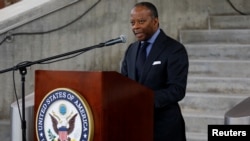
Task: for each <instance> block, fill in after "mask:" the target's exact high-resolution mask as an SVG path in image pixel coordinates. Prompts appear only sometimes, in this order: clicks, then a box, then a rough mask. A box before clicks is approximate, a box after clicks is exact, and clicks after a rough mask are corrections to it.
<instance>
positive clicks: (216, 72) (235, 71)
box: [189, 60, 250, 78]
mask: <svg viewBox="0 0 250 141" xmlns="http://www.w3.org/2000/svg"><path fill="white" fill-rule="evenodd" d="M189 64H190V65H189V76H196V77H243V78H245V77H249V78H250V61H243V60H240V61H238V60H189Z"/></svg>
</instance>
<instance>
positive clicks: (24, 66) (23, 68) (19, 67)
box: [0, 42, 119, 141]
mask: <svg viewBox="0 0 250 141" xmlns="http://www.w3.org/2000/svg"><path fill="white" fill-rule="evenodd" d="M117 43H119V42H117ZM104 46H109V44H106V43H100V44H98V45H94V46H90V47H86V48H82V49H78V50H75V51H71V52H67V53H63V54H59V55H56V56H52V57H48V58H45V59H41V60H37V61H33V62H32V61H26V62H23V63H21V64H18V65H16V66H14V67H11V68H8V69H4V70H0V74H1V73H5V72H8V71H16V70H19V72H20V74H21V76H22V77H21V83H22V119H21V120H22V124H21V125H22V141H26V120H25V75H26V74H27V67H30V66H32V65H34V64H41V63H43V62H46V61H50V60H53V59H58V58H61V57H65V56H68V55H72V54H76V53H80V52H86V51H89V50H92V49H95V48H101V47H104Z"/></svg>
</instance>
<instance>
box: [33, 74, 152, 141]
mask: <svg viewBox="0 0 250 141" xmlns="http://www.w3.org/2000/svg"><path fill="white" fill-rule="evenodd" d="M58 88H63V89H66V90H67V89H69V90H72V91H74V92H77V93H78V94H79V95H81V96H80V97H82V98H83V99H84V100H83V101H85V102H86V103H87V105H88V107H89V110H90V111H91V112H90V113H89V114H91V116H90V117H91V119H90V120H89V122H92V123H90V125H91V126H93V127H91V130H90V131H89V132H91V134H92V135H91V136H92V137H90V139H88V140H89V141H153V107H154V101H153V92H152V91H151V90H150V89H148V88H146V87H144V86H142V85H140V84H139V83H137V82H135V81H133V80H131V79H129V78H126V77H124V76H122V75H121V74H119V73H118V72H113V71H106V72H105V71H100V72H85V71H48V70H37V71H36V72H35V99H34V102H35V103H34V115H35V116H34V118H35V119H34V121H38V120H37V119H38V116H37V115H39V110H40V109H41V108H42V105H41V103H42V102H45V103H46V102H48V103H49V101H47V100H45V97H46V95H48V93H50V92H51V91H53V90H56V89H58ZM47 97H48V96H47ZM55 110H56V109H55ZM55 117H56V116H55ZM44 124H45V125H46V124H47V123H44ZM75 124H76V125H77V124H80V122H76V121H75ZM35 126H37V124H35ZM35 128H36V127H35ZM92 129H93V130H92ZM34 132H36V133H34V135H35V137H34V138H35V139H34V140H35V141H37V140H38V138H37V136H38V133H37V130H35V131H34ZM68 136H70V134H68Z"/></svg>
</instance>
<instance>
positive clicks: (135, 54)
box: [131, 42, 140, 80]
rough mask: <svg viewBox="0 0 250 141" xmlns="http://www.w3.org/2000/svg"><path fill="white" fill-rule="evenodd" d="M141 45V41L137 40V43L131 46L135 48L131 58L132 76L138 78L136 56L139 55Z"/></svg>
mask: <svg viewBox="0 0 250 141" xmlns="http://www.w3.org/2000/svg"><path fill="white" fill-rule="evenodd" d="M139 46H140V43H139V42H136V43H135V44H133V46H132V47H131V48H132V49H133V50H132V55H131V57H132V58H131V60H133V61H132V62H131V65H132V66H133V67H132V68H131V69H132V70H131V71H132V72H133V73H132V74H133V76H132V79H134V80H136V61H134V60H136V57H137V52H138V50H139Z"/></svg>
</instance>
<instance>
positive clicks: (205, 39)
mask: <svg viewBox="0 0 250 141" xmlns="http://www.w3.org/2000/svg"><path fill="white" fill-rule="evenodd" d="M249 39H250V29H247V30H246V29H237V30H236V29H230V30H219V29H218V30H181V31H180V41H181V42H182V43H183V44H250V40H249Z"/></svg>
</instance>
